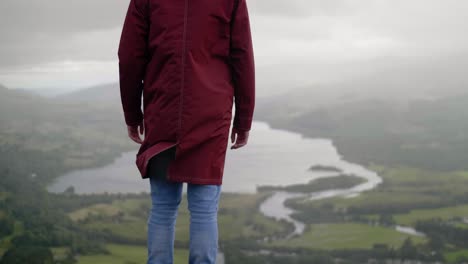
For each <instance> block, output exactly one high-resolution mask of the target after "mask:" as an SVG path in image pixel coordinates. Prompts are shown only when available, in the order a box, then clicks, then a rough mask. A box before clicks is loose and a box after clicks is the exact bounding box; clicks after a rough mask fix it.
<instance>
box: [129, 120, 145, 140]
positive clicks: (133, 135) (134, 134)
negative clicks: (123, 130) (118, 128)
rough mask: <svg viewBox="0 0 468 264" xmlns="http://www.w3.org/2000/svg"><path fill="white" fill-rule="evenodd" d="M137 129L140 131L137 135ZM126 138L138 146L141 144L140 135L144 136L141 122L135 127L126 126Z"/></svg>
mask: <svg viewBox="0 0 468 264" xmlns="http://www.w3.org/2000/svg"><path fill="white" fill-rule="evenodd" d="M138 128H139V129H140V133H138ZM127 130H128V136H129V137H130V139H131V140H133V141H135V142H136V143H138V144H142V143H143V140H142V139H141V138H140V134H142V135H143V134H144V132H145V128H144V125H143V122H141V124H139V125H136V126H127Z"/></svg>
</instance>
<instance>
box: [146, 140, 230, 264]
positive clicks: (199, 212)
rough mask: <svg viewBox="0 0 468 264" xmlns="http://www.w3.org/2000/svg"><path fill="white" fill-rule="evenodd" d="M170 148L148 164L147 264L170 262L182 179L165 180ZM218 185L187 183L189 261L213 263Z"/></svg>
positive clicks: (169, 263) (205, 263)
mask: <svg viewBox="0 0 468 264" xmlns="http://www.w3.org/2000/svg"><path fill="white" fill-rule="evenodd" d="M173 155H174V149H169V150H167V151H163V152H161V153H160V154H159V155H157V156H155V157H153V158H152V159H151V160H150V163H149V164H148V166H149V168H148V171H149V173H150V177H149V181H150V186H151V200H152V207H151V211H150V215H149V217H148V262H147V264H173V263H174V261H173V255H174V239H175V223H176V218H177V209H178V207H179V204H180V202H181V200H182V190H183V183H179V182H170V181H167V180H166V174H165V173H166V169H167V165H168V163H169V162H170V160H171V158H172V157H173ZM220 194H221V185H201V184H190V183H188V184H187V201H188V210H189V212H190V227H189V228H190V233H189V235H190V238H189V260H188V263H189V264H213V263H216V255H217V253H218V220H217V215H218V204H219V197H220Z"/></svg>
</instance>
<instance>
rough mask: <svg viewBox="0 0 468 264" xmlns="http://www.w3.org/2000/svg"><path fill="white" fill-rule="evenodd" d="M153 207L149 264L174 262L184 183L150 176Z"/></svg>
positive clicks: (149, 228) (171, 263) (149, 240)
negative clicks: (178, 216)
mask: <svg viewBox="0 0 468 264" xmlns="http://www.w3.org/2000/svg"><path fill="white" fill-rule="evenodd" d="M149 181H150V185H151V200H152V207H151V211H150V215H149V217H148V262H147V264H173V256H174V239H175V223H176V218H177V209H178V207H179V204H180V202H181V199H182V187H183V184H182V183H176V182H169V181H167V180H166V178H165V177H156V176H155V177H150V178H149Z"/></svg>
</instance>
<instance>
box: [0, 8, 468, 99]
mask: <svg viewBox="0 0 468 264" xmlns="http://www.w3.org/2000/svg"><path fill="white" fill-rule="evenodd" d="M248 5H249V10H250V16H251V22H252V30H253V34H254V35H253V37H254V45H255V53H256V64H257V66H258V90H259V95H269V94H273V93H276V92H282V91H285V90H289V89H292V88H295V87H304V86H306V85H313V84H323V83H340V82H343V81H346V80H350V79H355V78H358V77H362V76H369V75H372V74H373V73H374V72H376V71H382V69H388V68H389V67H390V68H392V67H395V65H401V64H406V63H410V64H411V65H414V67H415V68H417V67H418V65H425V66H424V68H427V63H429V62H430V63H438V62H439V61H444V62H447V61H449V63H448V64H449V65H451V66H450V67H459V65H460V62H458V63H453V62H451V61H450V60H451V58H457V59H458V60H466V58H467V54H468V50H467V49H468V34H466V32H468V23H467V22H466V17H468V1H464V0H287V1H285V0H248ZM127 6H128V0H98V1H96V0H79V1H78V0H75V1H73V0H47V1H44V0H2V1H0V33H1V42H0V58H1V59H0V83H3V84H5V85H7V86H10V87H25V88H44V87H57V88H61V89H72V88H75V87H82V86H87V85H92V84H97V83H101V82H111V81H117V80H118V75H117V72H118V69H117V47H118V41H119V37H120V32H121V26H122V23H123V19H124V16H125V12H126V9H127ZM462 64H463V63H462ZM465 65H466V64H465ZM453 71H454V72H460V70H459V69H453ZM280 73H282V74H280Z"/></svg>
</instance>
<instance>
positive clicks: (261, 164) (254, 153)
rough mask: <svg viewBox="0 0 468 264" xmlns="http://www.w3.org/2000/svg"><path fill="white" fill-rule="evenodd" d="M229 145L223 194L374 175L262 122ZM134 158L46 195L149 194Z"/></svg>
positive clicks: (329, 145)
mask: <svg viewBox="0 0 468 264" xmlns="http://www.w3.org/2000/svg"><path fill="white" fill-rule="evenodd" d="M129 140H130V139H129ZM231 145H232V143H231V142H229V146H228V150H227V154H226V163H225V169H224V178H223V185H222V190H223V191H224V192H242V193H252V192H255V191H256V186H258V185H290V184H297V183H307V182H308V181H310V180H311V179H316V178H320V177H328V176H332V175H336V172H318V171H310V170H308V169H309V168H310V167H311V166H313V165H329V166H335V167H337V168H340V169H341V170H343V171H344V172H351V171H352V172H358V173H359V174H364V176H365V175H374V173H373V172H370V171H368V170H366V169H365V168H362V167H361V166H359V165H356V164H351V163H348V162H345V161H343V159H342V157H341V156H340V155H339V154H338V151H337V149H336V148H335V146H334V145H333V142H332V141H331V140H329V139H311V138H305V137H303V136H302V135H301V134H298V133H294V132H290V131H286V130H280V129H272V128H271V127H270V126H269V125H268V124H267V123H265V122H258V121H255V122H253V124H252V130H251V132H250V136H249V142H248V144H247V145H246V146H245V147H242V148H239V149H235V150H231V149H230V146H231ZM135 155H136V150H135V151H131V152H125V153H122V154H121V156H120V157H119V158H117V159H115V161H114V162H113V163H112V164H109V165H106V166H103V167H101V168H92V169H82V170H77V171H72V172H69V173H67V174H65V175H63V176H61V177H59V178H57V179H56V181H55V182H53V183H52V184H51V185H49V186H48V190H49V191H50V192H62V191H64V190H65V189H66V188H67V187H69V186H74V188H75V192H76V193H80V194H84V193H103V192H109V193H117V192H121V193H139V192H149V190H150V186H149V181H148V179H142V178H141V177H140V174H139V172H138V170H137V168H136V165H135V158H136V157H135ZM357 176H359V175H357ZM369 184H370V185H374V184H375V183H369ZM367 187H368V186H367ZM364 189H369V188H364ZM184 191H186V185H185V186H184Z"/></svg>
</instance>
